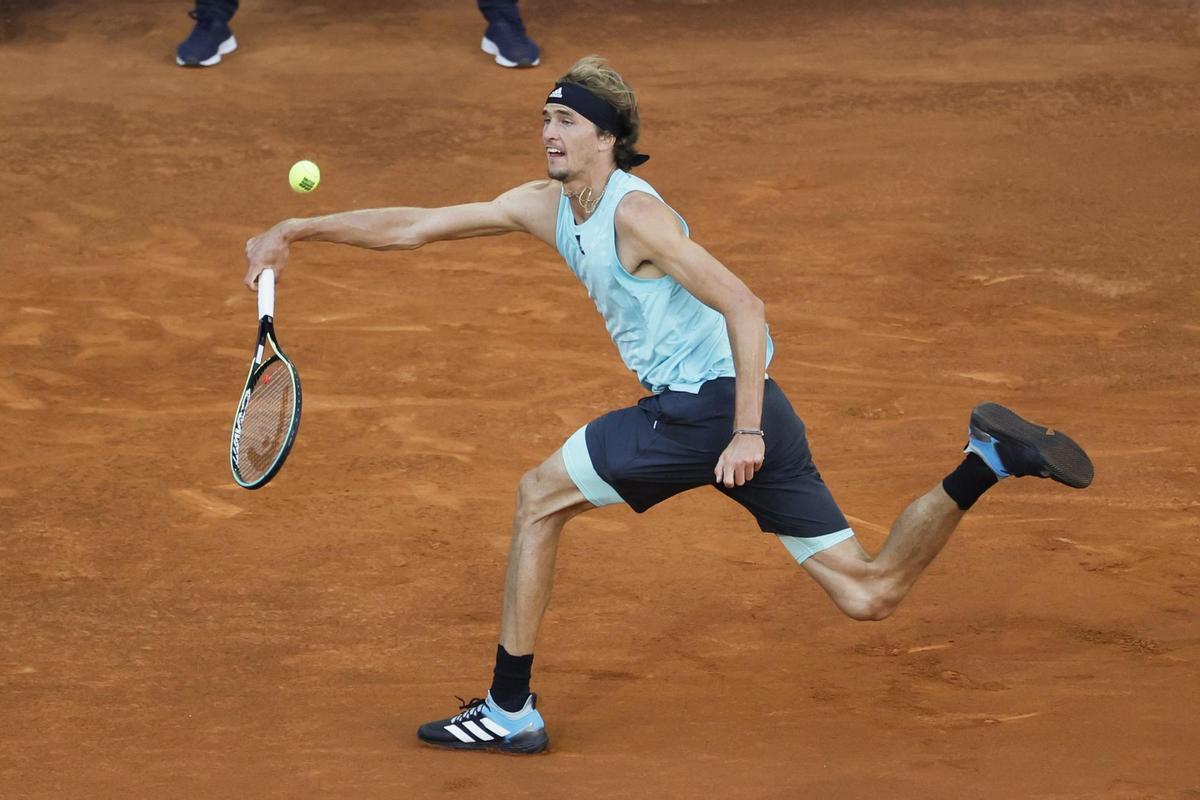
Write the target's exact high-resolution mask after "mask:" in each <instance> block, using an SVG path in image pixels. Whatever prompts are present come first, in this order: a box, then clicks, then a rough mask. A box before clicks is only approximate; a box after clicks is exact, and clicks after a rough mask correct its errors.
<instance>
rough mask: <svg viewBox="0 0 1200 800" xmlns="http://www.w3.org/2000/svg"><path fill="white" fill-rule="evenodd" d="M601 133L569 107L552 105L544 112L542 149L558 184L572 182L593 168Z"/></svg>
mask: <svg viewBox="0 0 1200 800" xmlns="http://www.w3.org/2000/svg"><path fill="white" fill-rule="evenodd" d="M599 142H600V131H599V129H597V128H596V126H595V125H593V124H592V123H591V121H590V120H588V119H585V118H584V117H582V116H580V115H579V114H577V113H575V112H574V111H572V110H571V109H569V108H567V107H566V106H560V105H558V104H557V103H550V104H548V105H547V106H546V107H545V108H543V109H542V146H543V147H545V148H546V171H547V172H549V174H550V177H551V178H553V179H554V180H556V181H569V180H571V178H573V177H575V176H576V175H578V174H580V173H581V172H583V171H584V170H586V169H587V168H588V167H589V166H591V163H592V160H593V159H594V158H595V157H596V154H597V150H596V145H597V144H599Z"/></svg>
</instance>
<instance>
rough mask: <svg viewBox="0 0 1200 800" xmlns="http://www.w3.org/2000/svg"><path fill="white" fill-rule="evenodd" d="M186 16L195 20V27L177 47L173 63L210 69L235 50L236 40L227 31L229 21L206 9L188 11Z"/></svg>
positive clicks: (229, 31)
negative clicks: (222, 57)
mask: <svg viewBox="0 0 1200 800" xmlns="http://www.w3.org/2000/svg"><path fill="white" fill-rule="evenodd" d="M188 16H189V17H191V18H192V19H194V20H196V27H194V28H192V32H191V35H189V36H188V37H187V38H186V39H184V40H183V42H182V43H181V44H180V45H179V49H178V50H177V51H176V52H175V63H176V64H178V65H179V66H181V67H211V66H212V65H213V64H219V63H220V62H221V56H227V55H229V54H230V53H232V52H233V51H234V50H237V39H235V38H234V37H233V31H231V30H230V29H229V20H228V19H227V18H225V17H223V16H221V15H220V14H218V13H214V12H213V11H210V10H209V9H206V8H197V9H196V10H195V11H189V12H188Z"/></svg>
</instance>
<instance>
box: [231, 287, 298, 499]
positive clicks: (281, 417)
mask: <svg viewBox="0 0 1200 800" xmlns="http://www.w3.org/2000/svg"><path fill="white" fill-rule="evenodd" d="M267 343H270V345H271V351H272V353H273V354H272V355H271V357H270V358H268V359H267V360H266V361H265V362H264V361H263V353H264V351H265V345H266V344H267ZM299 428H300V375H299V374H298V373H297V372H296V368H295V367H294V366H293V365H292V362H291V361H290V360H289V359H288V357H287V356H286V355H284V353H283V351H282V350H280V349H279V343H278V342H277V341H276V339H275V271H274V270H270V269H264V270H263V271H262V274H260V275H259V276H258V344H257V346H256V347H255V348H254V361H252V362H251V363H250V373H249V374H248V375H247V376H246V388H244V389H243V390H242V399H241V400H240V401H239V402H238V406H237V413H236V414H234V416H233V434H232V435H231V436H230V438H229V467H230V469H232V470H233V479H234V480H235V481H237V484H238V486H241V487H242V488H244V489H258V488H260V487H262V486H266V484H267V481H269V480H271V478H274V477H275V474H276V473H278V472H279V470H280V468H281V467H282V466H283V462H284V460H286V459H287V456H288V453H289V452H291V449H292V443H293V442H294V441H296V431H297V430H298V429H299Z"/></svg>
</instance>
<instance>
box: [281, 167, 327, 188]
mask: <svg viewBox="0 0 1200 800" xmlns="http://www.w3.org/2000/svg"><path fill="white" fill-rule="evenodd" d="M320 182H321V169H320V168H319V167H318V166H317V165H316V164H314V163H313V162H311V161H297V162H296V163H295V164H292V168H291V169H290V170H288V183H290V184H291V185H292V191H293V192H299V193H300V194H308V193H309V192H311V191H312V190H313V189H315V188H317V184H318V183H320Z"/></svg>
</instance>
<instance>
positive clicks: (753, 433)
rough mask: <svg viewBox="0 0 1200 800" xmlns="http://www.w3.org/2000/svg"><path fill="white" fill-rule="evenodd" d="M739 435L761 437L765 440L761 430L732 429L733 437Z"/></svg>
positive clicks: (765, 436)
mask: <svg viewBox="0 0 1200 800" xmlns="http://www.w3.org/2000/svg"><path fill="white" fill-rule="evenodd" d="M739 433H745V434H748V435H750V436H761V437H762V438H764V439H765V438H767V435H766V434H765V433H763V432H762V428H734V429H733V435H734V436H737V435H738V434H739Z"/></svg>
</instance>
